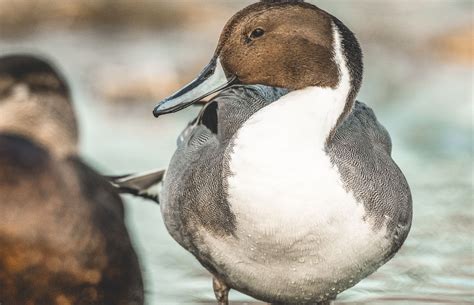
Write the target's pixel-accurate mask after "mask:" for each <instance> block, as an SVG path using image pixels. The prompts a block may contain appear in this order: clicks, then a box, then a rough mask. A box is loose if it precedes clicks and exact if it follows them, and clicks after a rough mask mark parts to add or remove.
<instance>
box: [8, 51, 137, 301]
mask: <svg viewBox="0 0 474 305" xmlns="http://www.w3.org/2000/svg"><path fill="white" fill-rule="evenodd" d="M77 139H78V132H77V127H76V120H75V116H74V111H73V107H72V104H71V100H70V96H69V89H68V86H67V84H66V82H65V81H64V80H63V78H62V77H61V76H60V75H59V74H58V72H57V71H56V70H55V69H54V68H53V67H52V66H51V65H50V64H49V63H48V62H47V61H45V60H43V59H41V58H37V57H33V56H29V55H11V56H4V57H1V58H0V249H1V251H0V287H1V288H0V303H1V304H28V305H30V304H31V305H36V304H58V305H59V304H97V305H99V304H137V305H140V304H143V285H142V279H141V274H140V268H139V263H138V259H137V256H136V254H135V252H134V249H133V247H132V244H131V241H130V238H129V235H128V232H127V229H126V227H125V224H124V211H123V204H122V201H121V199H120V198H119V196H118V195H117V194H116V193H115V191H114V190H113V189H112V188H111V187H110V185H109V184H108V183H107V182H106V180H105V179H103V178H102V177H101V176H100V175H99V174H97V173H96V172H95V171H94V170H92V169H91V168H89V167H88V166H87V165H86V164H84V163H83V162H82V161H81V160H80V158H79V157H78V156H77Z"/></svg>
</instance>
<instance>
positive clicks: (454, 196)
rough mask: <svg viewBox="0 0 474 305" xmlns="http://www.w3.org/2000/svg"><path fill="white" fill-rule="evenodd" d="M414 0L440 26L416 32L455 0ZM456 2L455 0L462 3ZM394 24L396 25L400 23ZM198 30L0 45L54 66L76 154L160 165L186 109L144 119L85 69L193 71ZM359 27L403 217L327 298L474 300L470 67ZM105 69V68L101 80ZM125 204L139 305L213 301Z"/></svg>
mask: <svg viewBox="0 0 474 305" xmlns="http://www.w3.org/2000/svg"><path fill="white" fill-rule="evenodd" d="M326 3H328V2H326ZM367 3H370V2H367ZM407 3H409V2H407ZM423 3H431V4H430V5H431V6H430V9H431V11H430V12H429V14H434V15H433V16H431V17H429V16H428V17H427V16H425V15H423V16H421V17H424V19H423V20H425V21H424V22H425V23H426V24H428V23H429V22H433V23H435V21H439V23H440V24H441V25H434V24H433V25H432V26H431V25H430V26H431V27H429V26H427V25H426V24H424V25H425V27H426V28H428V29H426V28H425V27H423V30H424V31H425V32H429V31H437V30H438V29H439V28H440V27H443V23H442V22H444V24H445V25H446V24H448V23H449V22H451V21H449V22H448V21H447V19H446V18H452V17H453V16H457V15H456V14H461V13H460V9H459V7H458V8H455V7H449V6H446V7H443V6H442V5H441V4H439V3H438V2H436V3H438V4H436V3H435V2H428V1H425V2H423ZM432 3H435V4H432ZM457 3H458V6H461V7H462V5H464V4H463V3H465V2H463V1H459V2H457ZM328 5H329V4H328ZM433 5H434V8H433V7H432V6H433ZM436 5H438V6H439V5H441V6H442V7H441V8H443V9H444V11H443V10H441V12H440V11H439V10H436V11H435V10H434V9H439V7H437V6H436ZM407 6H408V4H407ZM334 10H335V11H339V12H341V13H343V12H346V13H345V14H346V16H348V13H347V9H344V8H343V5H341V4H335V5H334ZM421 11H422V10H421V9H419V10H418V11H415V13H416V12H421ZM410 13H411V14H412V15H410ZM415 13H414V12H412V11H410V10H408V13H407V12H405V11H403V10H402V11H401V12H399V13H398V14H397V15H396V16H388V17H387V18H388V20H392V22H393V19H394V18H400V20H398V21H396V22H395V24H405V23H404V22H405V21H404V20H405V19H403V18H405V17H406V18H407V19H406V21H407V22H408V24H412V25H416V24H417V23H416V22H414V21H413V19H414V17H413V14H415ZM406 14H408V16H406ZM436 14H437V15H436ZM410 16H411V17H410ZM443 16H444V17H445V18H444V19H443ZM463 16H464V15H463ZM227 17H228V16H222V17H219V18H220V19H219V20H218V22H217V24H219V22H220V24H221V25H222V23H223V22H224V21H225V19H226V18H227ZM402 17H403V18H402ZM464 17H465V16H464ZM471 17H472V15H471ZM347 18H348V17H346V20H347ZM390 18H391V19H390ZM415 19H416V18H415ZM427 20H428V21H427ZM420 22H421V21H420ZM353 23H354V24H358V23H357V21H354V22H353ZM405 26H406V24H405ZM353 29H354V30H355V31H356V32H357V28H353ZM400 29H402V30H403V29H405V30H407V28H406V27H402V26H401V25H400ZM366 30H367V29H366ZM392 30H393V29H392ZM209 31H210V32H211V34H209V35H208V36H205V37H204V38H203V37H200V36H198V35H195V33H193V32H192V31H191V32H189V31H188V32H184V31H181V32H167V33H160V34H157V33H152V32H148V33H147V32H145V33H116V34H114V35H104V34H103V33H102V34H101V33H96V32H84V31H83V32H79V31H78V32H73V33H71V32H63V31H61V30H60V29H59V30H58V29H50V30H49V31H48V32H45V31H40V32H38V33H35V34H34V35H31V36H29V37H23V38H21V39H14V40H9V41H6V40H0V51H1V52H6V51H11V50H18V49H21V50H25V49H29V50H39V51H41V52H42V53H45V54H49V55H51V56H52V57H53V58H54V59H55V60H56V61H57V62H58V63H59V64H60V66H61V67H63V69H64V71H65V74H66V76H67V77H68V79H69V80H70V81H71V83H72V87H73V92H74V97H75V100H76V106H77V109H78V115H79V117H80V124H81V130H82V150H83V155H84V156H85V158H86V159H87V160H88V161H89V162H90V163H92V164H93V165H95V166H96V167H97V168H98V169H100V170H102V171H103V172H105V173H114V174H117V173H123V172H128V171H135V170H145V169H149V168H152V167H165V166H166V164H167V162H168V160H169V158H170V157H171V154H172V153H173V150H174V147H175V146H174V145H175V138H176V136H177V134H178V132H179V131H180V130H181V128H183V126H184V124H185V123H186V122H187V121H188V120H189V119H190V118H192V117H193V115H195V113H196V111H197V110H196V109H187V110H186V111H183V112H181V113H178V114H176V115H169V116H164V117H162V118H160V119H159V120H155V119H154V118H152V115H151V110H152V106H153V103H152V101H149V102H144V103H136V104H127V103H107V102H104V101H103V100H102V98H101V96H100V94H97V83H96V79H95V78H94V77H93V76H94V75H96V72H97V70H98V69H99V68H100V67H101V66H102V65H109V66H114V65H117V66H124V65H125V66H127V67H132V68H135V69H138V70H139V69H142V68H146V69H148V70H152V71H153V73H155V74H156V75H159V74H160V71H164V72H163V73H168V72H166V71H168V70H166V69H165V68H166V67H169V66H170V65H177V66H178V67H179V69H192V70H193V73H194V72H197V70H198V67H197V66H195V63H196V62H197V63H198V66H199V65H202V66H203V65H204V64H205V63H206V60H207V59H208V57H210V54H211V52H212V49H213V47H214V44H215V39H214V37H216V35H217V33H218V32H219V28H211V29H209ZM387 31H388V29H387ZM379 32H382V33H383V32H384V29H383V28H382V29H379ZM422 32H423V31H422ZM412 34H413V33H411V34H410V35H412ZM407 35H408V34H407ZM420 35H421V34H420ZM370 37H372V36H370V35H369V34H367V35H366V36H364V34H362V39H361V40H362V44H363V48H364V50H365V63H366V74H365V81H364V85H363V88H362V91H361V94H360V96H359V97H360V100H362V101H364V102H366V103H367V104H369V105H370V106H371V107H372V108H373V109H374V111H375V113H376V114H377V116H378V118H379V120H380V121H381V122H382V123H383V124H384V125H385V126H386V127H387V129H388V130H389V132H390V133H391V136H392V140H393V147H394V148H393V157H394V159H395V160H396V162H397V163H398V165H399V166H400V167H401V168H402V170H403V171H404V173H405V175H406V177H407V179H408V182H409V184H410V186H411V189H412V194H413V203H414V219H413V227H412V231H411V233H410V235H409V237H408V239H407V241H406V242H405V245H404V246H403V248H402V249H401V250H400V252H399V253H398V254H397V255H396V257H395V258H394V259H392V260H391V261H390V262H389V263H387V264H386V265H385V266H383V267H381V268H380V269H379V270H378V271H377V272H376V273H375V274H373V275H371V276H370V277H368V278H367V279H365V280H363V281H362V282H360V283H359V284H358V285H356V286H355V287H354V288H352V289H350V290H348V291H346V292H344V293H342V294H341V295H340V296H339V297H338V299H337V301H335V302H334V303H335V304H470V303H473V302H474V293H473V292H474V268H473V262H474V252H473V251H474V250H473V241H472V237H471V235H472V232H474V206H473V162H472V161H473V160H472V149H473V146H472V141H473V134H472V110H473V109H472V97H473V89H472V81H473V69H472V66H466V65H461V64H456V63H450V62H442V61H440V60H438V59H437V58H436V57H435V56H433V55H430V54H428V53H427V54H425V53H424V52H425V51H424V50H423V49H421V50H420V49H417V48H415V50H412V48H411V47H412V46H410V47H407V46H406V45H397V43H393V44H385V45H379V44H376V43H374V41H373V40H375V39H376V38H370ZM381 39H382V38H381ZM411 39H412V40H407V41H402V42H400V43H401V44H403V43H407V44H409V43H410V41H411V42H413V40H414V39H415V40H416V39H417V38H416V37H415V38H413V37H411ZM191 47H192V51H191ZM163 69H164V70H163ZM191 74H192V73H191ZM116 76H117V75H111V80H112V81H113V77H116ZM161 76H162V75H161ZM99 89H100V88H99ZM163 94H166V92H165V93H163ZM126 202H127V212H128V216H127V221H128V225H129V228H130V230H131V231H132V235H133V237H134V240H135V244H136V247H137V249H138V251H139V254H140V258H141V261H142V266H143V271H144V274H145V279H146V293H147V303H148V304H150V305H152V304H213V302H214V301H213V300H214V298H213V292H212V289H211V279H210V277H209V274H208V273H207V272H205V271H204V269H203V268H202V267H201V266H200V265H199V264H198V263H197V261H196V260H195V259H194V258H193V257H192V256H191V255H190V254H188V253H187V252H186V251H185V250H183V249H182V248H181V247H180V246H179V245H178V244H177V243H175V242H174V241H173V240H172V239H171V238H170V237H169V235H168V234H167V232H166V230H165V228H164V226H163V222H162V219H161V215H160V210H159V207H158V206H156V205H154V204H152V203H149V202H146V201H143V200H138V199H133V198H129V197H127V198H126ZM230 298H231V300H232V301H233V304H238V303H245V302H247V303H254V302H255V303H258V302H256V301H253V300H252V299H251V298H249V297H246V296H244V295H242V294H239V293H237V292H232V293H231V297H230Z"/></svg>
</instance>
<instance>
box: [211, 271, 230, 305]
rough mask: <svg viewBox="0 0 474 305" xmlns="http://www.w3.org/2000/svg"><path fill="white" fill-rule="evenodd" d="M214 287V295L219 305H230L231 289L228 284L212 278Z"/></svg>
mask: <svg viewBox="0 0 474 305" xmlns="http://www.w3.org/2000/svg"><path fill="white" fill-rule="evenodd" d="M212 287H213V288H214V294H215V296H216V299H217V304H219V305H229V290H230V288H229V287H228V286H227V284H226V283H225V282H224V281H223V280H221V279H219V278H218V277H216V276H214V277H213V278H212Z"/></svg>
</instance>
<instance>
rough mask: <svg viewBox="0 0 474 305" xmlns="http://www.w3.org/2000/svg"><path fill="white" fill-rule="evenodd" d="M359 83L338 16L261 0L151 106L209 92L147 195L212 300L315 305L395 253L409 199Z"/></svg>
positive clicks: (187, 101) (167, 109)
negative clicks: (236, 295) (201, 63)
mask: <svg viewBox="0 0 474 305" xmlns="http://www.w3.org/2000/svg"><path fill="white" fill-rule="evenodd" d="M361 81H362V53H361V49H360V47H359V43H358V42H357V39H356V38H355V36H354V34H353V33H352V32H351V31H350V30H349V29H348V28H347V27H346V26H345V25H344V24H343V23H342V22H341V21H340V20H338V19H337V18H336V17H334V16H332V15H330V14H329V13H327V12H325V11H323V10H321V9H319V8H318V7H316V6H314V5H312V4H309V3H304V2H302V1H263V2H260V3H256V4H253V5H250V6H249V7H247V8H245V9H244V10H242V11H240V12H238V13H237V14H236V15H234V16H233V17H232V18H231V19H230V21H229V22H228V23H227V24H226V25H225V27H224V30H223V32H222V34H221V37H220V40H219V43H218V46H217V49H216V51H215V54H214V56H213V58H212V60H211V62H210V64H209V65H208V66H207V67H206V68H205V69H204V70H203V72H202V73H201V74H200V75H199V77H198V78H197V79H196V80H194V81H193V82H191V83H190V84H189V85H187V86H185V87H184V88H183V89H181V90H180V91H178V92H177V93H175V94H174V95H172V96H171V97H169V98H167V99H165V100H164V101H162V102H161V103H160V104H159V105H158V106H157V107H156V108H155V110H154V114H155V116H159V115H163V114H166V113H171V112H175V111H178V110H181V109H183V108H185V107H187V106H188V105H191V104H192V103H195V102H196V101H199V100H201V99H202V98H204V97H205V96H207V95H209V94H211V93H214V92H220V94H219V95H218V96H217V97H215V98H214V99H212V100H211V101H210V102H209V103H208V104H207V105H206V106H205V107H204V108H203V110H202V111H201V112H200V114H199V116H198V117H197V118H196V119H195V120H194V121H193V122H191V123H190V124H189V126H188V127H187V128H186V129H185V131H184V132H183V133H182V134H181V136H180V138H179V140H178V148H177V150H176V152H175V154H174V156H173V158H172V160H171V163H170V165H169V168H168V169H167V172H166V174H165V176H164V181H163V185H162V191H161V194H160V204H161V211H162V214H163V218H164V221H165V224H166V227H167V229H168V231H169V233H170V234H171V235H172V236H173V238H174V239H175V240H176V241H177V242H178V243H179V244H180V245H182V246H183V247H184V248H185V249H187V250H188V251H189V252H191V253H192V254H193V255H194V256H195V257H196V258H197V259H198V260H199V262H200V263H201V264H202V265H203V266H204V267H205V268H206V269H207V270H209V272H211V273H212V275H213V276H214V281H213V284H214V292H215V295H216V297H217V300H218V302H219V304H227V302H228V291H229V289H236V290H238V291H241V292H243V293H246V294H248V295H250V296H253V297H255V298H257V299H259V300H263V301H266V302H271V303H276V304H315V303H318V304H324V303H327V302H329V301H330V300H332V299H334V298H335V297H336V295H337V294H338V293H340V292H342V291H343V290H345V289H347V288H349V287H352V286H354V285H355V284H356V283H358V282H359V281H360V280H362V279H363V278H365V277H366V276H368V275H369V274H371V273H373V272H374V271H375V270H376V269H377V268H379V267H380V266H381V265H383V264H384V263H385V262H387V261H388V260H389V259H390V258H392V257H393V256H394V255H395V253H396V252H397V251H398V249H399V248H400V246H401V245H402V244H403V242H404V240H405V238H406V237H407V234H408V232H409V229H410V225H411V218H412V202H411V195H410V190H409V187H408V184H407V182H406V180H405V178H404V176H403V174H402V172H401V171H400V169H399V168H398V167H397V165H396V164H395V162H394V161H393V160H392V158H391V156H390V154H391V148H392V147H391V141H390V136H389V134H388V133H387V131H386V130H385V128H384V127H383V126H382V125H381V124H380V123H379V122H378V121H377V119H376V117H375V115H374V113H373V111H372V110H371V109H370V108H369V107H367V106H366V105H364V104H363V103H360V102H357V101H356V96H357V93H358V91H359V88H360V85H361ZM226 88H227V89H226ZM148 177H150V176H148ZM158 177H160V175H158ZM135 178H136V177H135ZM131 180H133V179H131ZM122 183H124V185H126V184H127V181H126V179H124V180H122ZM149 187H150V184H149V183H148V184H147V185H146V188H149ZM135 193H140V192H139V191H135ZM145 193H146V192H145Z"/></svg>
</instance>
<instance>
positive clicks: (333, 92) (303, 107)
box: [271, 23, 351, 142]
mask: <svg viewBox="0 0 474 305" xmlns="http://www.w3.org/2000/svg"><path fill="white" fill-rule="evenodd" d="M332 28H333V49H334V61H335V63H336V65H337V67H338V70H339V83H338V85H337V87H336V88H331V87H316V86H314V87H307V88H305V89H301V90H297V91H293V92H290V93H288V94H287V95H285V96H283V97H282V98H280V99H279V100H278V101H276V102H275V103H274V105H275V107H278V106H276V105H277V104H279V105H282V107H284V106H283V105H284V104H288V105H287V106H291V107H292V108H294V110H293V111H292V112H294V113H295V114H297V115H299V116H300V117H303V116H304V117H310V118H311V121H312V122H313V123H314V125H313V127H312V129H313V130H314V131H315V132H316V133H315V136H316V137H317V138H318V140H320V141H323V142H325V141H326V139H327V137H328V136H329V134H330V132H331V130H332V129H333V128H334V127H336V124H337V122H338V119H339V117H340V116H341V114H342V113H343V111H344V107H345V106H346V103H347V98H348V96H349V93H350V90H351V76H350V73H349V69H348V68H347V64H346V60H345V58H344V55H343V51H342V50H343V48H342V41H341V35H340V33H339V31H338V29H337V26H336V25H335V24H334V23H333V25H332ZM271 106H272V105H271ZM298 110H299V111H298ZM282 122H284V121H282Z"/></svg>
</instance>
